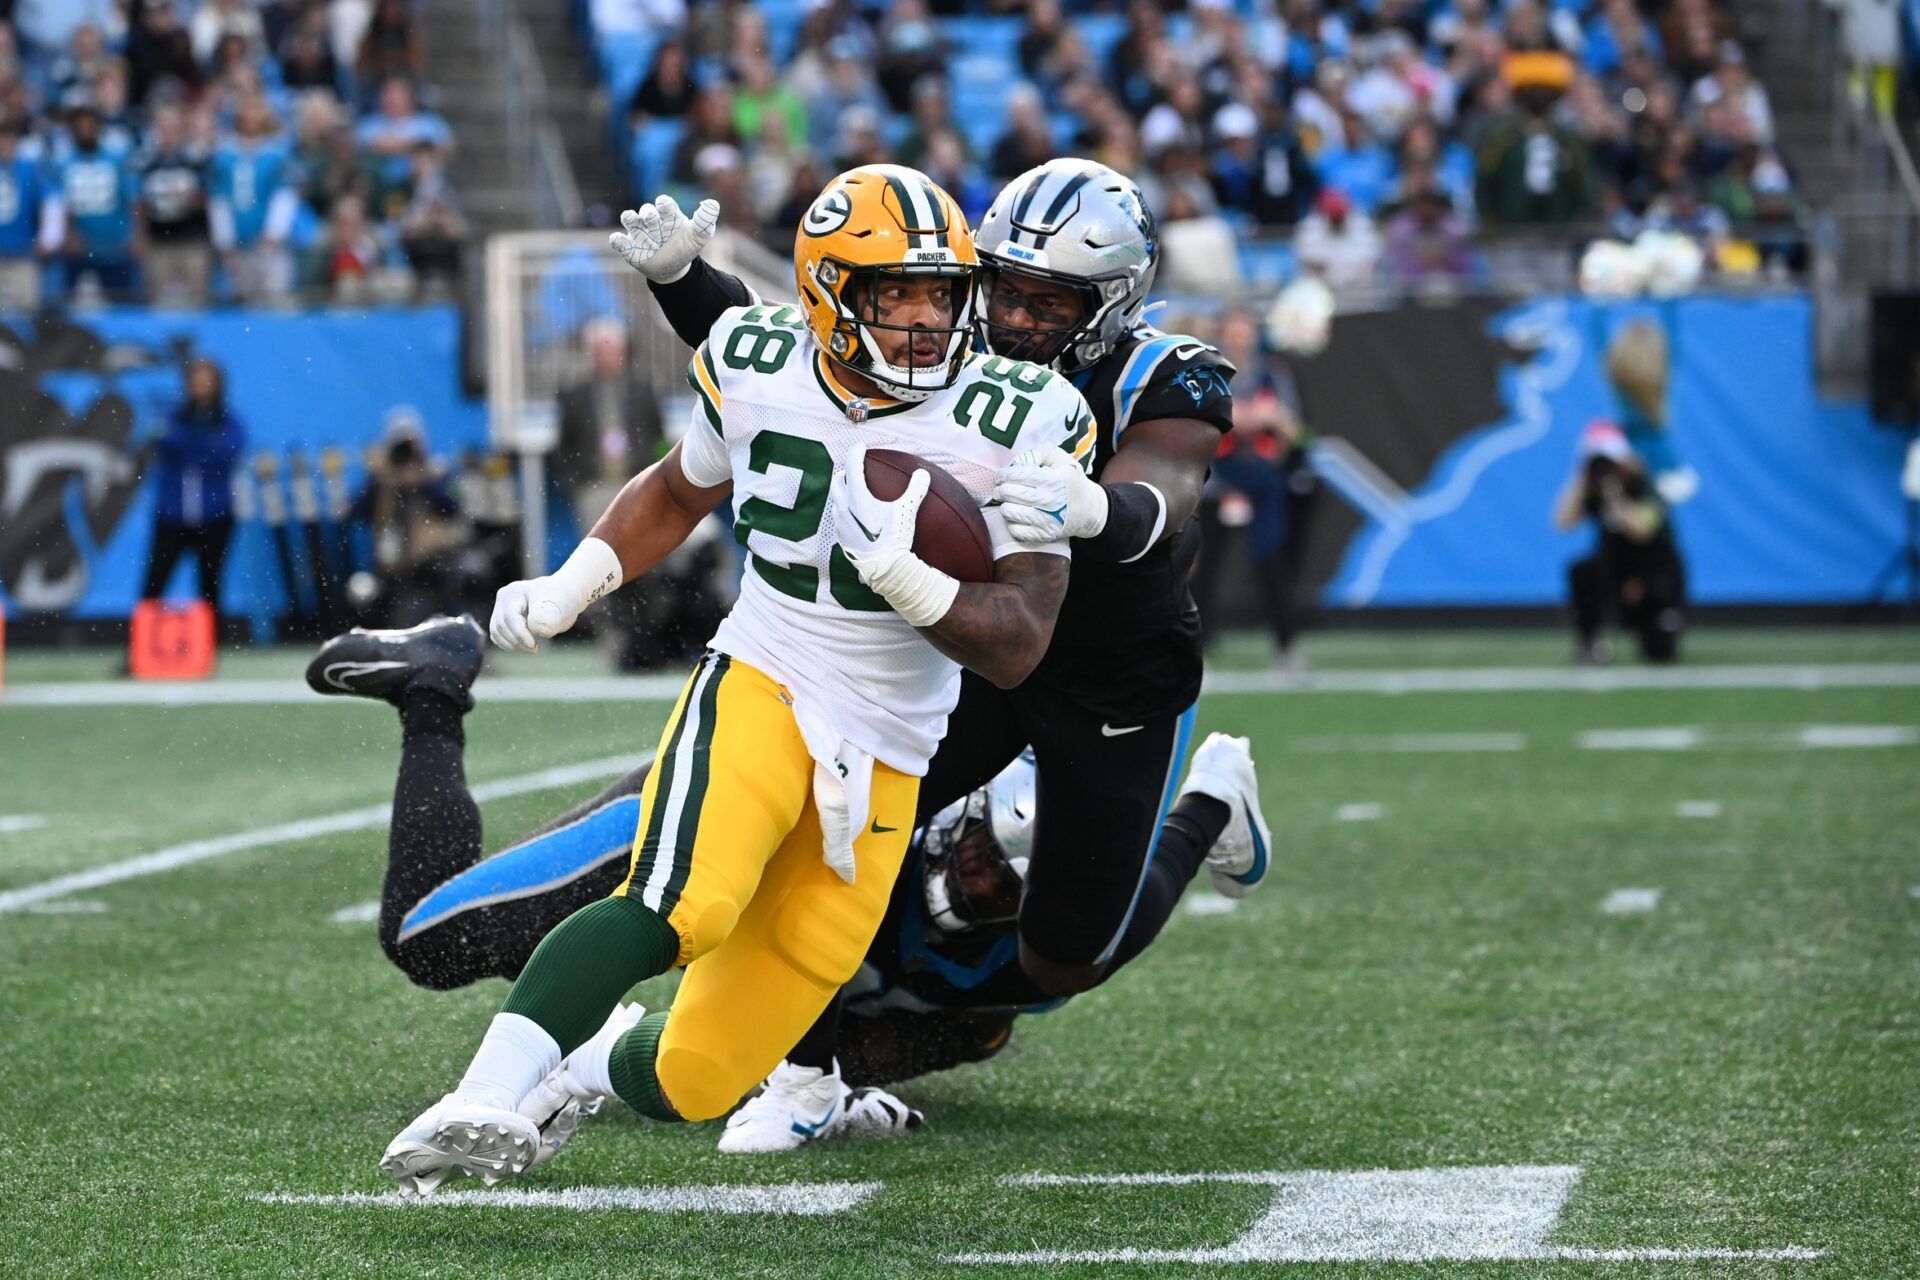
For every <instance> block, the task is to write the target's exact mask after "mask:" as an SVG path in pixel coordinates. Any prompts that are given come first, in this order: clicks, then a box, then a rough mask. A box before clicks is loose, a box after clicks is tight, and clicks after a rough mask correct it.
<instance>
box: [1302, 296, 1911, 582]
mask: <svg viewBox="0 0 1920 1280" xmlns="http://www.w3.org/2000/svg"><path fill="white" fill-rule="evenodd" d="M1639 315H1648V316H1652V317H1654V318H1657V319H1659V320H1660V322H1661V323H1663V324H1665V325H1667V326H1668V327H1669V330H1670V332H1671V334H1672V340H1673V342H1674V348H1675V352H1676V355H1677V359H1678V368H1677V370H1676V375H1675V378H1674V380H1673V383H1672V386H1671V388H1670V392H1669V394H1670V397H1671V409H1670V415H1669V423H1670V426H1669V430H1670V433H1671V442H1672V444H1673V447H1674V450H1675V452H1676V453H1677V455H1678V458H1679V460H1680V461H1681V462H1682V463H1684V464H1686V465H1688V466H1690V467H1692V468H1693V469H1694V470H1695V471H1696V472H1698V474H1699V477H1700V489H1699V492H1698V494H1697V495H1696V496H1695V497H1694V498H1693V499H1692V500H1691V501H1689V502H1686V503H1685V504H1683V505H1681V506H1679V507H1677V508H1676V509H1675V511H1674V522H1675V527H1676V531H1677V533H1678V536H1679V540H1680V545H1681V547H1682V550H1683V553H1684V554H1685V556H1686V559H1687V565H1688V573H1689V584H1690V591H1691V594H1692V597H1693V599H1694V600H1695V601H1696V602H1697V603H1702V604H1836V603H1851V602H1854V601H1858V600H1861V599H1862V598H1863V597H1865V596H1866V595H1867V593H1868V591H1869V589H1870V587H1871V585H1872V583H1873V579H1874V577H1875V575H1876V574H1877V573H1878V572H1879V571H1880V569H1881V568H1882V567H1883V566H1884V565H1885V564H1886V562H1887V560H1888V558H1889V557H1890V556H1891V555H1892V554H1893V553H1894V551H1895V550H1896V549H1897V548H1898V547H1899V545H1900V542H1901V538H1902V536H1903V531H1904V523H1903V522H1904V519H1905V514H1904V507H1903V504H1902V501H1901V498H1900V493H1899V488H1898V480H1899V474H1900V468H1901V463H1902V460H1903V457H1904V449H1905V443H1906V442H1905V437H1903V436H1902V435H1900V434H1899V433H1897V432H1894V431H1890V430H1888V429H1886V428H1884V427H1879V426H1876V425H1875V424H1874V423H1873V422H1872V421H1871V419H1870V418H1869V416H1868V413H1867V408H1866V405H1865V404H1864V403H1859V402H1853V403H1839V404H1835V403H1828V402H1823V401H1821V400H1820V399H1819V398H1818V397H1817V396H1816V394H1815V389H1814V370H1813V341H1812V319H1813V318H1812V307H1811V303H1810V301H1809V300H1808V299H1807V298H1806V297H1804V296H1791V297H1772V298H1765V299H1729V298H1712V297H1699V298H1688V299H1684V300H1681V301H1679V302H1677V303H1667V304H1661V305H1660V306H1659V307H1658V308H1652V307H1647V306H1639V307H1636V306H1632V305H1626V306H1616V307H1609V308H1606V309H1605V310H1604V311H1602V312H1599V313H1596V312H1595V311H1594V310H1593V308H1592V305H1591V304H1589V303H1588V302H1587V301H1586V300H1584V299H1581V298H1551V299H1544V300H1540V301H1536V302H1533V303H1529V304H1527V305H1524V306H1521V307H1517V308H1514V309H1512V310H1508V311H1504V312H1501V313H1499V314H1497V315H1495V316H1493V317H1492V318H1491V320H1489V321H1487V322H1486V323H1487V324H1488V326H1489V328H1490V330H1491V335H1492V336H1493V337H1494V338H1496V339H1497V340H1498V341H1500V342H1501V343H1503V344H1505V345H1507V346H1508V347H1510V348H1511V349H1513V350H1515V351H1518V352H1526V353H1529V354H1527V355H1525V356H1524V357H1523V358H1519V359H1516V360H1513V361H1511V362H1509V363H1506V364H1505V365H1504V367H1503V368H1502V369H1501V371H1500V374H1499V379H1500V390H1499V398H1500V400H1501V401H1502V402H1503V403H1504V406H1505V410H1506V416H1505V417H1504V418H1501V419H1499V420H1496V421H1492V422H1489V423H1487V424H1486V425H1484V426H1481V427H1478V428H1476V429H1473V430H1470V431H1467V432H1465V433H1463V434H1461V435H1459V436H1458V437H1457V438H1455V439H1454V440H1452V441H1451V442H1450V443H1449V445H1448V446H1447V447H1446V448H1445V449H1444V450H1443V451H1441V452H1440V453H1439V454H1438V456H1437V458H1436V459H1435V461H1434V462H1433V464H1432V465H1431V467H1430V468H1429V469H1428V470H1427V471H1426V474H1425V476H1424V479H1422V480H1420V481H1419V482H1418V483H1415V484H1410V485H1409V486H1408V487H1407V489H1406V490H1405V491H1404V492H1390V493H1387V494H1385V495H1382V494H1381V493H1380V492H1379V491H1378V489H1377V488H1376V489H1374V490H1372V491H1369V492H1365V493H1362V492H1358V491H1357V488H1358V486H1356V485H1355V484H1352V483H1349V482H1347V479H1346V478H1345V477H1343V476H1342V475H1341V474H1340V468H1339V467H1338V466H1337V465H1336V466H1333V467H1330V468H1328V469H1327V470H1328V476H1327V478H1328V481H1329V484H1330V486H1331V487H1332V488H1334V489H1335V490H1336V492H1340V493H1341V495H1342V496H1343V497H1346V498H1347V499H1348V500H1349V501H1350V502H1351V503H1352V505H1353V506H1354V508H1355V509H1356V510H1358V511H1360V512H1361V513H1362V515H1363V517H1364V518H1363V520H1362V523H1361V527H1360V528H1359V530H1358V531H1357V532H1355V533H1354V534H1353V535H1352V537H1351V538H1350V539H1349V540H1348V541H1347V542H1346V544H1345V547H1344V551H1343V552H1342V553H1341V554H1340V555H1339V557H1338V561H1337V568H1336V569H1335V570H1334V572H1333V576H1332V577H1331V579H1330V580H1329V581H1327V582H1326V584H1325V586H1324V588H1323V590H1322V593H1321V600H1322V603H1324V604H1326V605H1329V606H1335V607H1345V608H1366V607H1380V606H1404V607H1413V606H1435V605H1439V606H1445V605H1464V606H1476V605H1477V606H1510V605H1552V604H1557V603H1559V602H1561V601H1563V600H1564V599H1565V598H1566V576H1565V575H1566V566H1567V564H1568V562H1569V561H1571V560H1573V559H1575V558H1577V557H1578V556H1580V555H1582V554H1584V552H1585V550H1586V548H1587V546H1588V545H1589V544H1590V542H1591V536H1592V535H1591V533H1590V532H1586V531H1582V532H1576V533H1573V534H1564V535H1563V534H1561V533H1559V532H1557V531H1556V530H1555V529H1554V527H1553V524H1552V515H1551V511H1552V504H1553V499H1554V496H1555V495H1556V494H1557V493H1558V492H1559V490H1560V487H1561V485H1562V484H1563V483H1564V482H1565V481H1566V479H1567V476H1568V475H1569V474H1570V472H1571V470H1572V468H1573V464H1574V458H1575V453H1576V447H1577V443H1578V440H1579V437H1580V434H1581V432H1582V430H1583V429H1584V428H1585V427H1586V425H1587V424H1588V423H1590V422H1592V421H1594V420H1595V419H1598V418H1609V419H1617V416H1618V413H1617V409H1616V406H1615V402H1614V398H1613V396H1612V393H1611V391H1610V390H1609V388H1608V386H1607V383H1606V379H1605V376H1604V373H1603V351H1602V348H1603V345H1604V342H1605V339H1606V336H1607V335H1608V333H1610V332H1611V331H1612V329H1613V327H1614V326H1616V325H1618V324H1620V323H1623V322H1624V321H1626V320H1628V319H1632V318H1635V317H1636V316H1639ZM1335 341H1336V343H1338V341H1339V336H1338V331H1337V330H1336V337H1335ZM1411 358H1417V357H1411ZM1434 376H1435V377H1444V376H1446V375H1445V373H1444V371H1435V374H1434ZM1310 408H1311V406H1310ZM1356 443H1357V444H1358V447H1359V448H1360V449H1361V451H1362V452H1365V451H1366V442H1365V441H1364V440H1360V441H1357V442H1356ZM1329 461H1330V462H1335V461H1336V460H1334V459H1329Z"/></svg>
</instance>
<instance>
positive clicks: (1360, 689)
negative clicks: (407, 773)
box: [0, 662, 1920, 716]
mask: <svg viewBox="0 0 1920 1280" xmlns="http://www.w3.org/2000/svg"><path fill="white" fill-rule="evenodd" d="M685 684H686V677H685V676H684V675H677V674H676V675H650V676H584V677H552V678H548V677H539V676H511V677H504V678H500V679H488V680H486V681H484V682H483V683H482V684H481V685H480V688H479V693H480V698H481V700H482V701H484V702H672V701H673V700H674V699H676V698H678V697H679V696H680V690H681V688H682V687H683V686H684V685H685ZM1896 688H1899V689H1904V688H1920V663H1911V662H1904V663H1903V662H1858V663H1829V664H1825V665H1819V666H1789V665H1786V664H1770V665H1769V664H1750V665H1741V666H1713V667H1685V666H1681V667H1617V668H1606V669H1604V670H1599V671H1595V670H1591V669H1587V668H1581V667H1460V668H1432V669H1419V670H1403V671H1321V672H1316V673H1314V674H1313V675H1310V676H1307V677H1304V678H1302V677H1298V676H1288V675H1278V674H1275V673H1274V672H1270V671H1215V672H1211V673H1209V674H1208V676H1207V679H1206V684H1205V686H1204V689H1203V692H1206V693H1213V694H1247V693H1274V694H1302V693H1389V694H1397V693H1554V692H1590V693H1610V692H1614V691H1617V690H1622V689H1896ZM234 705H271V706H280V705H297V706H315V707H317V706H326V705H338V706H365V705H367V704H366V702H365V700H364V699H360V698H323V697H321V696H319V695H318V694H316V693H313V692H312V691H311V690H309V689H308V688H307V687H306V686H305V685H304V684H303V683H301V682H300V681H299V680H297V679H283V680H203V681H194V682H182V683H155V684H136V683H132V682H113V681H103V680H87V681H47V682H43V683H28V684H18V683H16V684H11V685H8V686H7V689H6V692H5V693H4V694H0V716H3V715H5V714H6V709H7V708H9V707H189V706H234Z"/></svg>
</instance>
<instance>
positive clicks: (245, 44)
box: [187, 0, 267, 66]
mask: <svg viewBox="0 0 1920 1280" xmlns="http://www.w3.org/2000/svg"><path fill="white" fill-rule="evenodd" d="M187 33H188V35H189V36H190V37H192V40H193V56H194V57H196V58H198V59H199V60H200V64H201V65H202V66H207V65H210V64H211V63H212V62H213V60H214V50H215V49H216V48H217V47H218V46H219V45H220V43H221V42H222V41H223V40H226V39H227V38H229V37H234V38H237V39H239V40H240V41H241V42H242V48H243V54H244V56H245V57H247V58H254V57H257V56H258V55H259V54H260V53H261V52H262V51H263V50H264V49H265V48H266V43H267V32H266V28H265V26H263V25H262V24H261V22H260V12H259V10H257V9H255V8H254V6H253V4H252V0H200V7H199V8H198V9H196V10H194V14H193V20H192V21H191V22H189V23H188V24H187Z"/></svg>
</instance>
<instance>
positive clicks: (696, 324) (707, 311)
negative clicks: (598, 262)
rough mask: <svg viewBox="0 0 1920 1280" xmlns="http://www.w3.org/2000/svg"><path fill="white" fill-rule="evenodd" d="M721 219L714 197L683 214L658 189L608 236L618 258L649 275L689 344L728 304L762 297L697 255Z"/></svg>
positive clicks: (697, 342)
mask: <svg viewBox="0 0 1920 1280" xmlns="http://www.w3.org/2000/svg"><path fill="white" fill-rule="evenodd" d="M719 222H720V202H719V201H717V200H702V201H701V202H700V204H699V207H698V208H696V209H695V210H694V211H693V213H692V214H691V215H687V214H682V213H681V212H680V205H679V204H678V203H677V202H676V201H675V200H674V198H673V197H672V196H669V195H660V196H655V197H654V198H653V200H652V201H651V202H650V203H648V204H643V205H641V206H640V207H639V208H638V209H629V210H627V211H626V212H625V213H623V214H621V215H620V227H621V229H620V230H619V231H616V232H614V233H613V235H612V236H610V237H608V243H610V244H611V245H612V246H613V251H614V252H615V253H617V254H619V255H620V257H621V260H622V261H624V262H625V263H626V264H627V265H628V266H630V267H632V268H633V269H634V270H635V271H638V272H639V273H640V274H641V275H643V276H645V277H646V278H647V285H648V287H649V288H650V289H651V290H652V291H653V296H654V300H655V301H656V302H658V303H659V304H660V310H661V312H662V313H663V314H665V316H666V317H667V323H668V324H670V325H672V326H673V331H674V332H675V333H676V334H678V335H679V336H680V341H682V342H684V343H686V344H687V345H688V346H690V347H697V346H699V345H700V344H701V343H702V342H703V341H705V340H706V336H707V334H708V332H709V331H711V330H712V328H713V325H714V321H716V320H718V319H719V318H720V314H721V312H723V311H725V310H726V309H727V308H728V307H745V306H751V305H752V304H754V303H756V302H758V301H759V300H760V299H759V298H757V297H755V296H754V292H753V290H751V289H749V288H747V286H746V284H745V282H744V281H742V280H741V279H740V278H739V277H738V276H734V275H730V274H728V273H727V272H725V271H722V270H720V269H719V268H718V267H715V266H713V265H712V264H711V263H709V262H707V261H706V259H704V258H702V257H701V256H700V253H701V251H702V250H703V249H705V248H706V247H707V241H709V240H711V239H712V238H713V232H714V228H715V227H716V226H718V225H719Z"/></svg>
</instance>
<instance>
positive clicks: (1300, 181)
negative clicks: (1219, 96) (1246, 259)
mask: <svg viewBox="0 0 1920 1280" xmlns="http://www.w3.org/2000/svg"><path fill="white" fill-rule="evenodd" d="M1271 112H1272V114H1273V115H1274V117H1275V118H1276V119H1278V120H1279V121H1280V123H1279V125H1278V126H1277V127H1274V128H1271V129H1269V130H1267V131H1265V133H1264V135H1263V132H1262V130H1261V127H1260V120H1259V118H1258V117H1257V116H1255V114H1254V112H1253V110H1252V109H1251V108H1249V107H1246V106H1243V105H1241V104H1240V103H1237V102H1230V103H1228V104H1227V105H1226V106H1224V107H1222V108H1220V110H1219V111H1218V112H1216V113H1215V114H1214V117H1213V136H1214V141H1215V146H1214V149H1213V174H1212V181H1213V194H1214V198H1215V199H1217V200H1219V202H1220V204H1221V207H1222V208H1226V209H1233V210H1237V211H1238V212H1241V213H1244V214H1247V215H1248V216H1249V217H1251V218H1252V219H1253V221H1255V222H1257V223H1260V224H1261V225H1263V226H1281V225H1291V224H1293V223H1295V222H1298V221H1299V220H1300V216H1301V214H1302V213H1303V212H1304V211H1305V210H1306V209H1308V208H1309V207H1310V206H1311V205H1312V202H1313V198H1314V196H1315V195H1316V194H1318V192H1319V189H1320V179H1319V177H1318V176H1317V175H1316V174H1315V173H1314V171H1313V166H1312V165H1311V164H1309V163H1308V161H1307V156H1306V152H1305V150H1304V149H1302V147H1301V146H1300V141H1299V139H1297V138H1295V137H1294V136H1293V131H1292V130H1290V129H1288V128H1287V127H1286V126H1285V123H1284V121H1285V112H1284V109H1283V108H1281V107H1280V106H1279V105H1278V104H1277V103H1276V104H1273V106H1272V107H1271Z"/></svg>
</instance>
